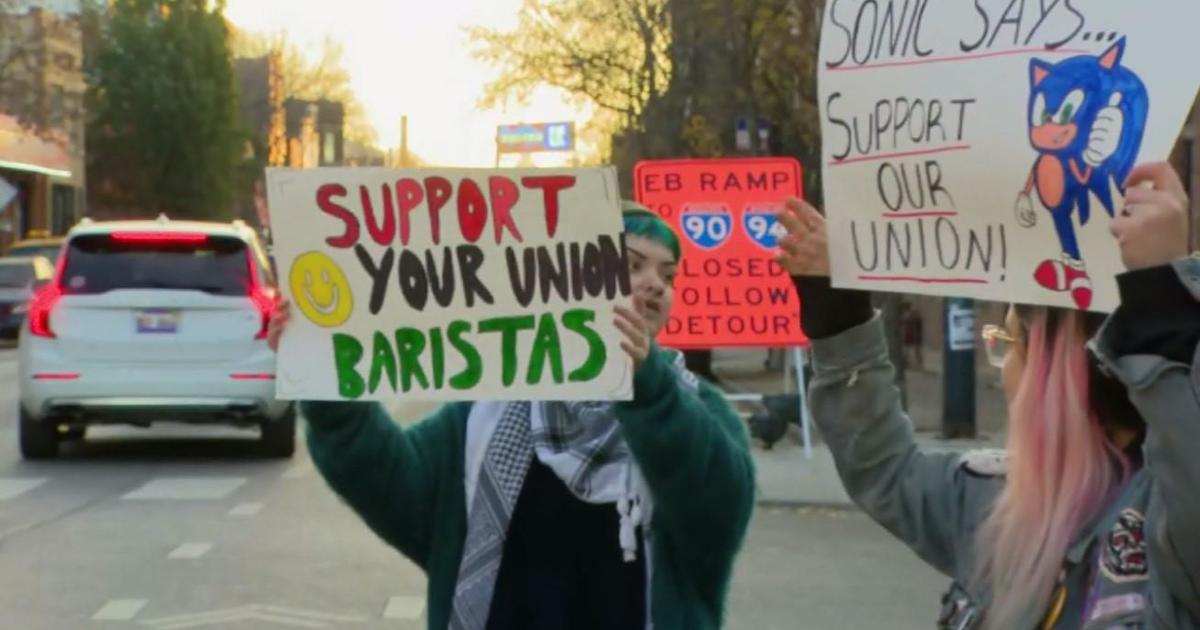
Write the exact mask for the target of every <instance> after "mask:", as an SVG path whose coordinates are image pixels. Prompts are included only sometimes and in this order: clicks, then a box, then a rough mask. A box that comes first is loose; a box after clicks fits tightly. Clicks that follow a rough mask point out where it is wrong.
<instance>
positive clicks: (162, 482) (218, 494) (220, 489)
mask: <svg viewBox="0 0 1200 630" xmlns="http://www.w3.org/2000/svg"><path fill="white" fill-rule="evenodd" d="M245 483H246V478H245V477H162V478H159V479H152V480H150V481H148V482H146V484H145V485H143V486H142V487H140V488H138V489H136V490H134V491H132V492H130V493H128V494H126V495H125V496H124V498H125V499H135V500H136V499H141V500H147V499H154V500H175V501H196V500H205V499H224V498H225V497H227V496H229V495H230V494H232V493H233V492H234V491H235V490H237V489H238V488H240V487H241V486H242V485H243V484H245Z"/></svg>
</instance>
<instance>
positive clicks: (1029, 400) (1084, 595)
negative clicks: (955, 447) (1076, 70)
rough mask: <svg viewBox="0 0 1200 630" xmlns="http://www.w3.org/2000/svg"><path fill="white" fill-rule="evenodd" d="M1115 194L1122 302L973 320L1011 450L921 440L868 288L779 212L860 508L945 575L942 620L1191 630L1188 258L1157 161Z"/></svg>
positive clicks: (1192, 374)
mask: <svg viewBox="0 0 1200 630" xmlns="http://www.w3.org/2000/svg"><path fill="white" fill-rule="evenodd" d="M1127 184H1128V196H1127V198H1126V205H1125V208H1124V209H1123V210H1122V211H1121V212H1120V213H1119V215H1118V216H1116V217H1115V218H1114V220H1113V222H1112V226H1111V231H1112V233H1113V235H1114V237H1115V238H1116V240H1117V242H1118V244H1119V246H1120V251H1121V257H1122V260H1123V262H1124V264H1125V266H1126V267H1127V269H1128V271H1127V272H1125V273H1122V274H1120V275H1119V276H1118V277H1117V284H1118V287H1119V290H1120V305H1119V306H1118V308H1117V309H1116V311H1115V312H1114V313H1113V314H1112V315H1111V316H1109V317H1108V318H1103V317H1102V316H1099V315H1095V314H1089V313H1084V312H1080V311H1074V310H1064V309H1056V308H1047V307H1034V306H1013V307H1012V308H1010V309H1009V312H1008V317H1007V321H1006V322H1005V325H1004V326H989V327H987V328H985V330H984V338H985V340H986V342H987V343H986V345H987V349H988V354H989V359H991V360H992V361H993V363H994V364H995V365H997V366H999V367H1001V369H1002V374H1003V384H1004V390H1005V394H1006V396H1007V398H1008V402H1009V412H1010V417H1011V419H1010V422H1009V429H1008V446H1007V449H1006V450H1005V451H997V452H972V453H967V454H965V455H963V454H955V453H933V452H923V451H922V450H921V449H919V448H918V446H917V444H916V442H915V441H914V439H913V429H912V425H911V422H910V421H909V418H908V417H907V416H906V415H905V413H904V411H903V409H902V408H901V406H900V396H899V393H898V391H897V389H896V387H895V386H894V384H893V379H894V377H893V370H892V364H891V363H890V362H889V360H888V351H887V344H886V341H885V338H884V332H883V325H882V323H881V321H880V319H879V316H878V315H876V314H875V313H874V312H873V310H872V308H871V304H870V301H869V299H868V295H867V294H866V293H862V292H857V291H850V290H843V289H834V288H832V286H831V285H830V282H829V278H828V275H829V250H828V244H827V234H826V227H825V221H824V218H823V217H822V216H821V215H820V214H819V213H818V212H817V211H816V210H815V209H814V208H813V207H812V206H809V205H808V204H805V203H803V202H801V201H799V200H794V199H793V200H790V201H789V202H788V209H787V210H786V211H785V212H783V213H782V214H781V215H780V220H781V222H782V224H783V225H784V226H785V227H786V228H787V229H788V232H789V234H788V235H787V236H786V237H784V238H783V239H782V241H781V245H780V247H781V251H780V256H779V258H780V261H781V263H783V264H784V265H785V267H787V269H788V270H789V271H790V272H791V274H792V275H793V278H794V279H795V283H796V286H797V289H798V290H799V292H800V295H801V298H802V299H801V303H802V307H801V308H802V310H803V312H802V319H801V321H802V323H803V326H804V330H805V332H806V333H807V334H808V335H809V336H810V337H811V338H812V339H813V353H814V363H815V370H816V376H815V378H814V381H813V384H812V394H811V401H812V405H813V409H812V411H813V416H814V418H815V419H816V421H817V423H818V424H819V425H820V427H821V430H822V432H823V434H824V436H825V438H826V441H827V442H828V444H829V447H830V449H831V450H832V452H833V455H834V459H835V461H836V463H837V468H838V473H839V474H840V476H841V478H842V482H843V484H844V485H845V487H846V490H847V492H848V493H849V494H850V496H851V497H853V499H854V500H855V502H856V503H857V504H858V505H859V506H860V507H862V509H863V510H864V511H865V512H866V513H867V514H868V515H870V516H871V517H872V518H873V519H874V520H875V521H877V522H878V523H880V524H881V525H882V526H884V527H885V528H887V529H888V530H889V531H890V532H891V533H892V534H893V535H895V536H896V537H897V538H899V539H900V540H902V541H903V542H905V543H906V544H908V545H909V546H910V547H911V548H912V549H913V550H914V551H915V552H916V553H917V554H918V555H919V556H920V557H921V558H922V559H923V560H924V561H925V562H927V563H928V564H929V565H931V566H932V567H934V568H935V569H937V570H938V571H940V572H942V573H944V574H946V575H948V576H949V577H951V578H953V580H954V582H953V585H952V586H951V588H950V590H949V592H948V593H947V594H946V595H945V597H944V598H943V608H942V614H941V618H940V620H939V627H940V628H950V629H954V630H975V629H983V630H1074V629H1083V630H1093V629H1095V630H1111V629H1113V628H1146V629H1173V630H1176V629H1178V630H1184V629H1191V630H1195V629H1198V628H1200V454H1198V452H1197V449H1200V255H1192V256H1188V237H1187V234H1188V225H1187V208H1188V199H1187V195H1186V193H1185V192H1184V190H1183V186H1182V184H1181V183H1180V181H1179V178H1178V177H1177V176H1176V175H1175V173H1174V171H1172V170H1171V168H1170V166H1169V165H1166V164H1162V163H1156V164H1147V165H1143V166H1140V167H1138V168H1137V169H1135V170H1134V171H1133V173H1132V174H1131V175H1130V178H1129V181H1128V182H1127ZM1089 340H1090V341H1089Z"/></svg>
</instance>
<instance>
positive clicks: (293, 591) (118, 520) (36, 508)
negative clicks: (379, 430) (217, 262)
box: [0, 350, 945, 630]
mask: <svg viewBox="0 0 1200 630" xmlns="http://www.w3.org/2000/svg"><path fill="white" fill-rule="evenodd" d="M15 374H16V363H15V355H14V354H13V352H12V351H11V350H0V409H2V410H4V412H3V414H0V628H5V629H7V628H14V629H20V630H41V629H49V630H74V629H76V628H148V629H158V630H183V629H185V628H228V629H236V630H242V629H247V630H249V629H254V630H259V629H269V628H402V629H408V628H413V629H415V628H424V627H425V626H424V624H425V618H424V612H425V609H424V594H425V580H424V577H423V575H422V574H421V572H420V571H419V570H418V569H417V568H416V567H415V566H414V565H412V564H411V563H409V562H408V561H406V560H405V559H404V558H402V557H400V556H399V555H397V554H395V553H394V552H392V551H391V550H390V549H389V548H388V547H387V546H386V545H384V544H383V543H382V542H380V541H379V540H378V539H377V538H376V537H375V536H374V535H373V534H371V533H370V532H369V531H368V530H367V529H366V528H365V527H364V526H363V525H362V524H361V523H360V522H359V521H358V520H357V518H356V517H355V516H354V515H353V514H352V513H351V512H350V511H349V510H348V509H346V508H345V507H344V506H343V505H341V504H340V502H339V501H338V499H337V498H336V497H335V496H334V495H333V494H332V493H331V492H330V491H329V490H328V489H327V488H326V486H325V484H324V482H323V481H322V480H321V478H320V476H319V475H318V474H317V472H316V471H315V470H314V469H313V467H312V463H311V461H310V460H309V459H308V456H307V453H305V452H304V451H303V449H300V450H298V452H297V455H296V457H295V458H294V459H292V460H289V461H272V460H264V459H260V458H258V456H257V455H256V453H255V449H254V446H255V445H254V441H253V440H254V435H253V434H243V433H239V432H236V431H232V430H224V429H195V428H188V427H171V426H167V427H156V428H155V429H153V430H150V431H146V430H140V429H133V428H130V429H123V428H112V429H104V430H93V431H92V432H91V433H89V436H88V440H87V441H86V442H84V443H82V444H79V445H72V446H70V447H68V448H66V449H65V452H64V455H63V457H62V458H60V459H59V460H56V461H52V462H39V463H27V462H23V461H21V459H20V457H19V455H18V453H17V445H16V422H15V415H16V414H15V410H16V386H15V382H14V379H15ZM944 585H945V580H944V579H943V578H942V577H941V576H939V575H937V574H935V573H934V572H933V571H931V570H930V569H928V568H926V567H925V566H924V565H922V564H921V563H920V562H919V561H918V560H917V559H916V558H915V557H914V556H913V555H912V554H911V553H910V552H908V551H907V550H906V549H904V548H903V547H901V546H900V545H898V544H897V543H895V542H893V541H892V540H891V539H890V538H889V537H888V535H887V534H886V533H885V532H884V531H883V530H881V529H880V528H879V527H877V526H875V525H874V524H873V523H871V522H870V521H869V520H867V519H866V518H865V517H863V516H862V515H861V514H858V513H856V512H845V511H826V510H813V509H771V510H768V509H763V510H759V511H758V513H757V514H756V515H755V521H754V524H753V527H752V530H751V533H750V537H749V540H748V542H747V546H746V549H745V551H744V553H743V555H742V557H741V561H740V563H739V566H738V570H737V577H736V580H735V584H734V587H733V590H732V593H731V596H730V597H731V599H730V615H729V623H728V627H729V628H733V629H736V630H752V629H753V630H770V629H773V628H779V629H783V628H787V629H792V628H820V629H828V628H838V629H842V628H864V629H866V628H872V629H874V628H891V629H897V630H906V629H913V630H918V629H926V628H932V627H933V621H934V618H935V615H936V612H937V609H938V598H939V595H940V593H941V590H942V588H943V586H944Z"/></svg>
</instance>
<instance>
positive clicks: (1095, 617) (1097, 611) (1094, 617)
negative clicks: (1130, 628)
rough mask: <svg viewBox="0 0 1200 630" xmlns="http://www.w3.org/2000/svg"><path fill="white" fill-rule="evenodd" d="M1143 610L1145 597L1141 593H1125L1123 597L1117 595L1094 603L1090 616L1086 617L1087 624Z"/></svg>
mask: <svg viewBox="0 0 1200 630" xmlns="http://www.w3.org/2000/svg"><path fill="white" fill-rule="evenodd" d="M1145 609H1146V596H1145V595H1142V594H1141V593H1126V594H1124V595H1117V596H1116V597H1106V598H1104V599H1102V600H1100V601H1098V602H1096V606H1095V607H1094V608H1092V614H1091V615H1089V616H1088V621H1087V622H1088V623H1089V624H1090V623H1092V622H1094V621H1099V620H1101V619H1107V618H1109V617H1117V616H1120V615H1128V614H1129V613H1134V612H1138V611H1141V610H1145Z"/></svg>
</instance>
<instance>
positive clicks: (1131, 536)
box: [1100, 508, 1149, 583]
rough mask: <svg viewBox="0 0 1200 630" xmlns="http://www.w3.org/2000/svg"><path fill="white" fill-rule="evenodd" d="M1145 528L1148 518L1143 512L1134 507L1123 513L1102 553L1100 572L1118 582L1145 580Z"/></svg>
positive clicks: (1106, 541) (1146, 570)
mask: <svg viewBox="0 0 1200 630" xmlns="http://www.w3.org/2000/svg"><path fill="white" fill-rule="evenodd" d="M1145 528H1146V519H1145V517H1143V516H1142V515H1141V513H1140V512H1138V511H1137V510H1134V509H1132V508H1127V509H1125V510H1124V511H1122V512H1121V515H1120V516H1119V517H1117V522H1116V523H1115V524H1114V525H1113V528H1112V530H1111V531H1110V532H1109V533H1108V538H1107V539H1105V541H1104V548H1103V550H1102V551H1101V553H1100V570H1101V571H1103V572H1104V575H1105V577H1107V578H1108V579H1110V580H1112V581H1113V582H1119V583H1120V582H1136V581H1138V580H1145V579H1146V576H1147V573H1148V571H1149V567H1148V566H1147V563H1146V535H1145Z"/></svg>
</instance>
